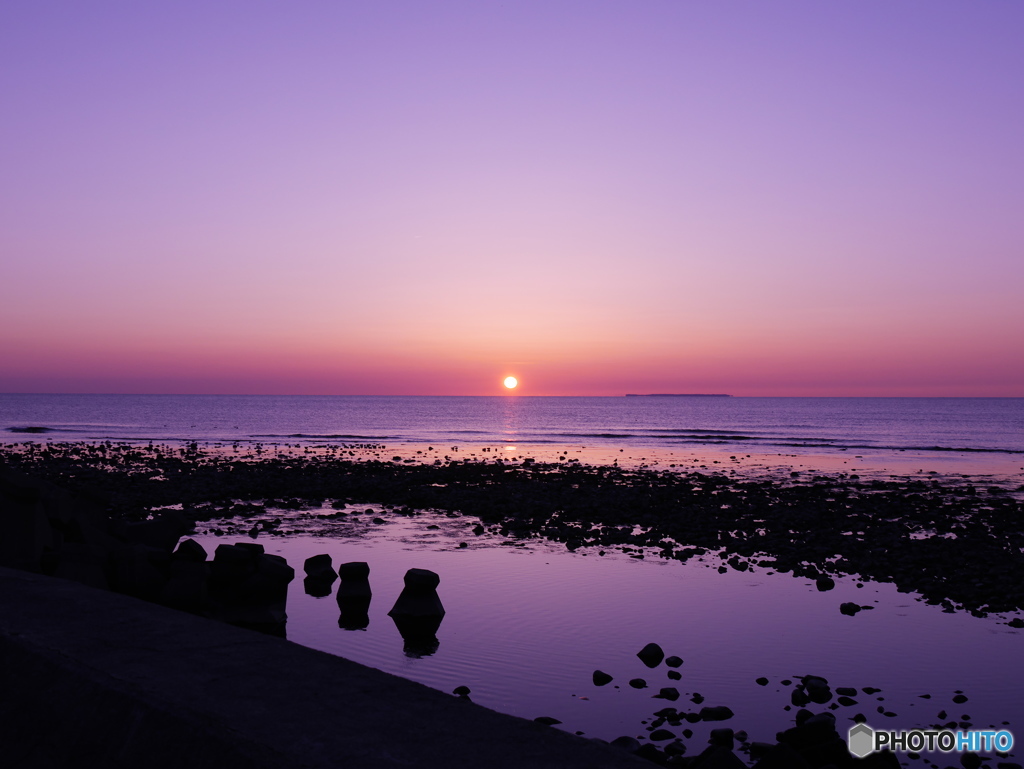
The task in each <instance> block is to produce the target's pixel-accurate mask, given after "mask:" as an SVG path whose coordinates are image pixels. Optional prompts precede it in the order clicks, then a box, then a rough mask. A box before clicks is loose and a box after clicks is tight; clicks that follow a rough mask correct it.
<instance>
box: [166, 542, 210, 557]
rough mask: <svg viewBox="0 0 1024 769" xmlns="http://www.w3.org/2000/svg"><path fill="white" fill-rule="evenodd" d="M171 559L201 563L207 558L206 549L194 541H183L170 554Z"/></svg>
mask: <svg viewBox="0 0 1024 769" xmlns="http://www.w3.org/2000/svg"><path fill="white" fill-rule="evenodd" d="M171 558H173V559H174V560H176V561H192V562H198V563H202V562H203V561H205V560H206V558H207V554H206V548H204V547H203V546H202V545H200V544H199V543H198V542H196V541H195V540H194V539H183V540H182V541H181V544H179V545H178V549H177V550H175V551H174V552H173V553H172V554H171Z"/></svg>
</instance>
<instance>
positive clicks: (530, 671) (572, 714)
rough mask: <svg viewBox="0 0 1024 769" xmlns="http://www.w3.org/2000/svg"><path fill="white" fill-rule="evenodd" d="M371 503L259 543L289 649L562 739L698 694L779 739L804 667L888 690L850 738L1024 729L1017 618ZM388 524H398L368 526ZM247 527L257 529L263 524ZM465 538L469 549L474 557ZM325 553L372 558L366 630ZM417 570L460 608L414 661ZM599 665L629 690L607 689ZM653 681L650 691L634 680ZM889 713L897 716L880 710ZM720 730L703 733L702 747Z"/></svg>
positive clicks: (606, 732)
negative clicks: (325, 589) (341, 519)
mask: <svg viewBox="0 0 1024 769" xmlns="http://www.w3.org/2000/svg"><path fill="white" fill-rule="evenodd" d="M355 508H356V509H364V510H365V509H366V506H355ZM351 509H352V508H350V511H351ZM370 509H371V510H372V512H371V513H370V514H367V515H365V516H359V517H350V518H349V519H347V522H345V523H336V522H331V523H329V524H328V523H325V524H323V526H321V527H317V526H314V527H313V528H312V529H310V526H309V525H308V524H303V523H299V522H298V521H296V523H295V526H294V527H293V526H291V525H289V524H288V523H287V519H288V518H289V517H291V518H295V517H296V516H298V515H300V514H298V513H295V512H285V511H268V515H271V516H274V517H284V518H285V519H286V523H285V524H284V525H283V526H282V529H283V530H284V531H286V532H287V531H296V532H302V533H294V534H286V535H284V536H279V537H264V536H261V537H259V539H258V540H257V541H259V542H262V543H263V544H264V546H265V547H266V549H267V551H268V552H272V553H277V554H280V555H283V556H285V557H286V558H287V559H288V561H289V563H291V564H292V565H293V567H295V568H296V571H297V578H296V580H295V581H294V582H293V583H292V585H291V589H290V596H289V607H288V615H289V621H288V631H287V632H288V637H289V638H290V639H291V640H294V641H296V642H298V643H301V644H304V645H307V646H311V647H313V648H317V649H321V650H323V651H327V652H330V653H333V654H338V655H341V656H344V657H347V658H349V659H352V660H355V661H357V662H361V663H364V664H367V665H370V666H373V667H376V668H379V669H381V670H385V671H388V672H391V673H395V674H397V675H401V676H403V677H406V678H410V679H413V680H416V681H420V682H422V683H425V684H427V685H429V686H432V687H434V688H437V689H439V690H441V691H446V692H451V691H452V690H453V689H454V688H455V687H456V686H460V685H465V686H468V687H469V688H470V689H471V691H472V694H471V697H472V699H473V700H474V701H476V702H479V703H481V704H483V705H486V706H488V707H491V708H494V709H496V710H500V711H503V712H507V713H513V714H516V715H519V716H522V717H525V718H535V717H538V716H552V717H554V718H557V719H559V720H560V721H562V722H563V724H562V726H561V727H560V728H564V729H567V730H569V731H582V732H585V733H586V734H588V735H591V736H595V737H601V738H603V739H614V738H615V737H618V736H620V735H623V734H628V735H633V736H641V735H644V734H646V732H645V724H644V722H645V721H647V722H649V721H650V720H651V719H652V714H653V713H654V712H655V711H656V710H659V709H661V708H662V707H665V706H666V705H673V706H675V707H677V708H679V709H680V710H681V711H685V710H699V709H700V705H696V704H694V703H692V702H691V701H690V700H691V697H692V696H693V695H694V694H695V693H699V694H700V695H702V696H703V698H705V701H704V703H703V704H704V705H727V706H729V707H730V708H732V710H733V711H734V712H735V714H736V716H735V718H733V719H732V720H730V721H729V722H727V724H725V725H729V726H733V727H734V728H736V729H741V728H742V729H746V730H747V731H748V733H749V734H750V737H751V739H753V740H765V741H771V740H774V735H775V733H776V732H777V731H779V730H782V729H784V728H787V727H788V726H790V725H792V718H793V711H795V708H794V709H793V711H790V712H787V711H786V710H785V708H786V707H787V706H789V705H790V693H791V691H792V687H790V686H786V685H783V684H782V683H780V682H781V681H783V680H785V679H790V680H793V679H797V678H799V677H800V676H802V675H807V674H813V675H820V676H824V677H826V678H827V679H828V680H829V681H830V682H831V684H832V685H833V687H835V686H852V687H857V688H861V687H868V686H871V687H878V688H879V689H881V691H880V692H878V693H876V694H873V695H871V696H868V695H865V694H861V695H860V696H858V697H857V702H858V704H857V705H856V706H850V707H843V708H840V709H839V710H838V711H837V712H836V715H837V717H838V720H839V725H840V728H841V730H842V731H843V732H845V729H846V728H848V727H849V726H850V725H852V723H853V722H852V721H851V720H850V718H851V717H852V716H853V715H854V714H855V713H864V714H865V715H867V716H868V722H869V723H870V724H876V725H879V726H881V725H882V724H883V723H884V724H885V725H886V726H895V727H902V728H911V727H919V726H927V725H929V724H934V723H939V722H940V719H939V718H938V713H939V711H940V710H946V711H947V712H948V714H949V716H948V717H949V718H955V719H957V720H959V719H960V718H961V716H965V715H966V716H969V717H970V718H969V719H967V720H970V721H971V722H972V723H974V724H976V725H978V726H979V727H980V726H988V725H989V724H996V725H998V724H1001V722H1002V721H1010V722H1011V727H1010V728H1011V729H1012V728H1013V727H1015V726H1016V727H1018V728H1019V727H1020V725H1021V724H1024V701H1022V700H1021V698H1020V684H1021V681H1022V675H1021V673H1022V668H1021V662H1020V660H1021V653H1022V651H1024V637H1022V635H1021V631H1018V630H1015V629H1013V628H1010V627H1008V626H1007V625H1006V624H1005V622H1006V621H1007V619H1008V617H1006V616H1003V617H988V618H978V617H973V616H970V615H968V614H948V613H944V612H943V611H942V610H941V609H940V608H939V607H935V606H928V605H925V604H924V603H921V602H918V601H916V600H914V597H913V596H911V595H907V594H901V593H898V592H897V591H896V590H895V588H894V587H893V586H892V585H886V584H874V583H868V584H866V585H864V586H863V587H861V588H858V587H857V586H856V581H855V580H854V579H852V578H850V579H846V580H841V581H839V583H838V584H837V587H836V588H835V589H834V590H832V591H829V592H824V593H822V592H819V591H818V590H817V589H816V588H815V586H814V584H813V583H812V582H810V581H809V580H804V579H798V578H794V577H792V576H790V575H786V574H775V573H771V572H770V570H766V569H754V570H752V571H749V572H737V571H734V570H729V571H728V572H726V573H724V574H722V573H719V571H718V566H719V565H720V564H719V561H718V560H717V558H715V557H714V556H711V555H709V556H705V557H704V560H697V559H692V560H691V561H689V562H687V563H680V562H678V561H663V560H660V559H657V558H652V557H648V558H645V559H643V560H638V559H634V558H630V557H627V556H625V555H623V554H621V553H615V554H613V553H608V554H606V555H604V556H599V555H598V554H597V551H596V549H592V550H589V551H588V550H581V551H577V552H575V553H570V552H568V551H567V550H565V548H564V546H561V545H557V544H552V543H547V542H543V541H538V540H530V541H528V542H526V543H524V542H518V543H517V542H514V541H511V540H507V539H503V538H500V537H497V536H492V535H490V534H485V535H483V536H481V537H476V536H474V535H473V534H472V532H471V530H470V529H471V528H472V526H474V525H475V524H476V523H477V521H476V520H475V519H472V518H449V517H446V516H443V515H435V514H429V513H427V514H421V515H420V516H417V517H414V518H407V517H404V516H399V515H392V514H390V513H388V512H386V511H383V510H381V509H380V508H375V509H374V508H372V507H371V508H370ZM323 512H325V513H326V512H330V511H329V510H324V511H323ZM378 516H382V517H383V518H384V519H385V521H386V523H385V524H382V525H371V524H369V522H368V519H369V518H371V517H378ZM359 521H361V522H359ZM237 523H239V524H243V525H244V526H250V525H251V524H252V520H251V519H247V520H246V521H245V522H242V521H238V522H237ZM206 525H208V526H211V527H212V526H223V525H225V523H224V522H211V523H209V524H206ZM432 527H433V528H432ZM197 539H198V540H199V541H200V542H202V543H203V545H204V546H205V547H207V549H208V550H209V551H210V552H211V554H212V551H213V550H214V549H215V547H216V546H217V544H219V543H223V542H235V541H252V540H251V539H249V538H247V537H244V536H211V535H201V536H199V537H197ZM462 542H465V543H467V545H468V546H467V547H466V548H460V547H459V545H460V543H462ZM319 553H328V554H330V555H331V556H332V558H333V559H334V563H335V565H337V564H338V563H341V562H345V561H366V562H367V563H369V564H370V569H371V572H370V583H371V586H372V588H373V593H374V597H373V601H372V603H371V606H370V612H369V614H370V623H369V625H368V627H367V628H366V629H365V630H359V631H352V630H343V629H341V628H340V627H339V626H338V617H339V611H338V607H337V603H336V600H335V598H334V596H327V597H323V598H314V597H312V596H309V595H306V594H305V592H304V589H303V584H302V579H301V577H302V563H303V561H304V560H305V559H306V558H307V557H309V556H312V555H316V554H319ZM409 568H427V569H431V570H433V571H436V572H437V573H438V574H439V575H441V585H440V587H439V590H438V592H439V595H440V597H441V599H442V601H443V603H444V605H445V608H446V610H447V614H446V616H445V618H444V620H443V622H442V623H441V627H440V629H439V631H438V634H437V635H438V640H439V646H438V648H437V650H436V651H435V652H434V653H433V654H430V655H428V656H417V655H415V654H409V653H407V652H406V650H405V645H404V643H403V640H402V638H401V636H400V634H399V632H398V630H397V628H396V627H395V624H394V622H393V621H392V620H391V619H390V618H389V617H388V616H387V612H388V611H389V610H390V609H391V607H392V606H393V604H394V601H395V599H396V598H397V596H398V594H399V593H400V592H401V588H402V576H403V575H404V573H405V571H406V570H407V569H409ZM336 585H337V583H335V589H336ZM844 601H856V602H857V603H860V604H865V605H873V606H875V607H876V608H875V609H873V610H868V611H862V612H860V613H859V614H857V615H856V616H854V617H848V616H845V615H843V614H841V613H840V612H839V605H840V603H842V602H844ZM651 641H654V642H656V643H658V644H660V645H661V646H662V648H664V650H665V652H666V654H668V655H672V654H675V655H678V656H680V657H682V658H683V659H684V664H683V665H682V667H681V668H679V671H680V673H681V674H682V678H681V680H679V681H671V680H669V679H668V677H667V672H668V670H669V668H667V667H666V666H665V665H664V664H662V665H660V666H659V667H658V668H656V669H653V670H651V669H648V668H647V667H645V666H644V665H643V663H642V662H641V661H640V660H639V659H638V658H637V657H636V652H638V651H639V650H640V649H641V648H643V646H644V645H646V644H647V643H649V642H651ZM595 669H601V670H604V671H606V672H608V673H610V674H611V675H613V676H614V677H615V680H614V681H613V682H612V684H609V685H607V686H604V687H597V686H595V685H594V684H593V682H592V679H591V676H592V674H593V671H594V670H595ZM761 676H764V677H767V678H768V679H769V684H768V685H767V686H760V685H758V684H757V683H756V682H755V681H756V679H757V678H759V677H761ZM638 677H639V678H644V679H645V680H646V681H647V682H648V688H647V689H642V690H636V689H633V688H631V687H629V686H628V685H627V682H628V681H629V680H630V679H632V678H638ZM664 686H675V687H676V688H677V689H678V690H679V691H680V693H682V697H681V698H680V700H679V701H677V702H668V701H666V700H663V699H655V698H653V695H654V694H656V693H658V691H659V690H660V688H661V687H664ZM958 690H960V691H963V692H965V693H966V694H967V695H968V697H969V701H968V702H967V703H965V704H964V705H954V704H953V703H952V697H953V696H954V695H955V693H956V692H957V691H958ZM921 695H931V698H930V699H924V698H922V697H921ZM880 707H881V708H882V709H883V710H886V711H888V712H891V713H895V714H896V715H895V716H889V717H886V716H882V715H881V714H879V713H878V708H880ZM720 725H723V724H710V725H702V724H697V725H691V728H693V730H694V732H695V735H694V737H693V738H692V739H691V740H690V741H689V742H690V744H691V753H692V752H696V751H697V750H699V748H700V746H701V745H703V744H705V741H706V738H707V733H708V730H709V729H710V728H711V727H712V726H720ZM676 731H677V732H678V731H679V730H676Z"/></svg>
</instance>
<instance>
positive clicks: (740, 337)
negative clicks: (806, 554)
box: [0, 0, 1024, 396]
mask: <svg viewBox="0 0 1024 769" xmlns="http://www.w3.org/2000/svg"><path fill="white" fill-rule="evenodd" d="M1022 40H1024V3H1020V2H1016V1H1013V0H1001V1H1000V0H992V1H991V2H989V1H985V2H973V3H969V2H945V1H940V0H919V1H905V2H892V1H891V0H885V2H882V1H880V0H879V1H871V0H858V1H857V2H853V1H852V0H851V1H849V2H827V3H826V2H820V1H819V0H814V1H813V2H812V1H810V0H809V1H808V2H789V1H787V0H774V1H773V2H770V3H766V2H754V1H753V0H751V1H750V2H731V1H729V0H723V2H714V3H711V2H695V1H686V2H683V1H680V0H671V1H668V0H666V1H663V2H595V1H594V0H587V1H585V2H584V1H581V2H557V0H548V1H547V2H536V3H534V2H515V3H508V4H506V5H498V4H495V3H489V2H479V0H477V1H475V2H435V3H424V2H387V1H386V0H384V1H383V2H365V3H364V2H344V3H341V2H299V3H270V2H252V1H251V0H250V1H248V2H234V3H232V2H218V3H206V2H202V3H201V2H174V3H161V4H155V3H139V2H103V1H102V0H97V1H96V2H87V3H86V2H78V1H75V2H70V1H69V2H46V1H45V0H40V1H39V2H9V3H4V4H2V5H0V104H2V109H0V268H2V269H0V391H7V392H61V391H64V392H237V393H242V392H282V393H302V392H316V393H396V394H399V393H400V394H489V393H496V392H499V391H501V390H502V389H503V388H502V387H501V380H502V379H503V378H504V377H505V376H506V375H508V374H514V375H516V376H518V377H519V379H520V381H521V387H520V391H521V392H523V393H527V394H616V393H623V392H706V391H714V392H730V393H733V394H737V395H743V394H746V395H1012V396H1024V300H1022V296H1024V213H1022V203H1024V44H1022V42H1021V41H1022Z"/></svg>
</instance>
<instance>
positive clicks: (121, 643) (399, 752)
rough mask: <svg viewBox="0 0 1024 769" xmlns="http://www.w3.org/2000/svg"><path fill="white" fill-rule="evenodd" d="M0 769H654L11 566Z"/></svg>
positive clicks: (226, 629) (296, 649)
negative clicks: (138, 768) (324, 768)
mask: <svg viewBox="0 0 1024 769" xmlns="http://www.w3.org/2000/svg"><path fill="white" fill-rule="evenodd" d="M0 765H3V766H5V767H12V768H17V769H20V768H21V767H24V768H26V769H35V768H36V767H39V768H42V767H119V768H120V767H124V769H129V768H130V769H136V767H154V768H156V769H159V768H161V767H167V768H168V769H170V768H171V767H174V769H180V768H181V767H190V769H192V768H196V769H203V768H206V767H209V768H210V769H214V768H215V767H216V769H233V767H246V768H247V769H263V767H266V768H267V769H270V767H274V768H275V769H291V768H292V767H310V768H313V767H346V768H349V767H351V768H356V767H359V768H361V767H367V768H369V767H373V768H375V769H377V768H380V767H403V768H404V769H412V768H414V767H454V768H458V767H474V768H480V767H496V768H501V767H509V768H510V769H511V768H512V767H529V769H544V768H545V767H551V769H554V768H555V767H558V768H559V769H575V768H577V767H579V768H580V769H582V768H583V767H587V768H588V769H628V767H633V768H634V769H637V768H638V767H644V766H652V764H650V763H648V762H646V761H642V760H640V759H638V758H636V757H634V756H631V755H628V754H626V753H623V752H621V751H619V750H617V749H615V748H611V747H609V746H606V745H601V744H597V743H593V742H590V741H588V740H585V739H583V738H579V737H575V736H573V735H570V734H566V733H564V732H561V731H558V730H557V729H553V728H551V727H547V726H542V725H540V724H536V723H533V722H531V721H525V720H522V719H519V718H515V717H512V716H507V715H503V714H500V713H496V712H494V711H491V710H487V709H486V708H483V707H480V706H478V705H476V704H474V703H472V702H469V701H466V700H460V699H458V698H456V697H452V696H450V695H447V694H444V693H442V692H438V691H435V690H433V689H430V688H428V687H425V686H422V685H420V684H417V683H414V682H412V681H406V680H405V679H401V678H398V677H396V676H392V675H390V674H387V673H383V672H381V671H379V670H374V669H372V668H367V667H364V666H362V665H358V664H356V663H354V662H350V661H348V660H344V659H341V658H338V657H334V656H331V655H329V654H324V653H322V652H318V651H315V650H312V649H307V648H305V647H302V646H298V645H297V644H293V643H289V642H287V641H284V640H281V639H277V638H272V637H269V636H263V635H260V634H258V633H255V632H251V631H247V630H241V629H238V628H234V627H231V626H229V625H224V624H220V623H217V622H213V621H210V620H205V619H202V618H199V617H194V616H192V615H189V614H185V613H181V612H176V611H172V610H170V609H166V608H163V607H161V606H157V605H153V604H149V603H145V602H143V601H139V600H136V599H133V598H129V597H127V596H123V595H118V594H115V593H110V592H105V591H101V590H95V589H92V588H89V587H85V586H83V585H80V584H77V583H74V582H69V581H65V580H60V579H55V578H52V577H45V576H40V575H37V574H30V573H27V572H21V571H15V570H11V569H4V568H0Z"/></svg>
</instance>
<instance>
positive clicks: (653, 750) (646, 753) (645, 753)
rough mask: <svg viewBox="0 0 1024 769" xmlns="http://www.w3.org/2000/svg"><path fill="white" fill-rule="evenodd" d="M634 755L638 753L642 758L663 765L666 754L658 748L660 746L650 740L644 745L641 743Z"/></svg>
mask: <svg viewBox="0 0 1024 769" xmlns="http://www.w3.org/2000/svg"><path fill="white" fill-rule="evenodd" d="M634 755H637V756H639V757H640V758H645V759H647V760H648V761H651V762H652V763H655V764H658V765H660V766H663V765H664V764H665V759H666V756H665V754H664V753H662V752H661V751H660V750H658V748H657V747H655V746H654V745H651V744H650V743H649V742H648V743H646V744H644V745H641V746H640V747H639V748H638V749H637V751H636V753H635V754H634Z"/></svg>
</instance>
